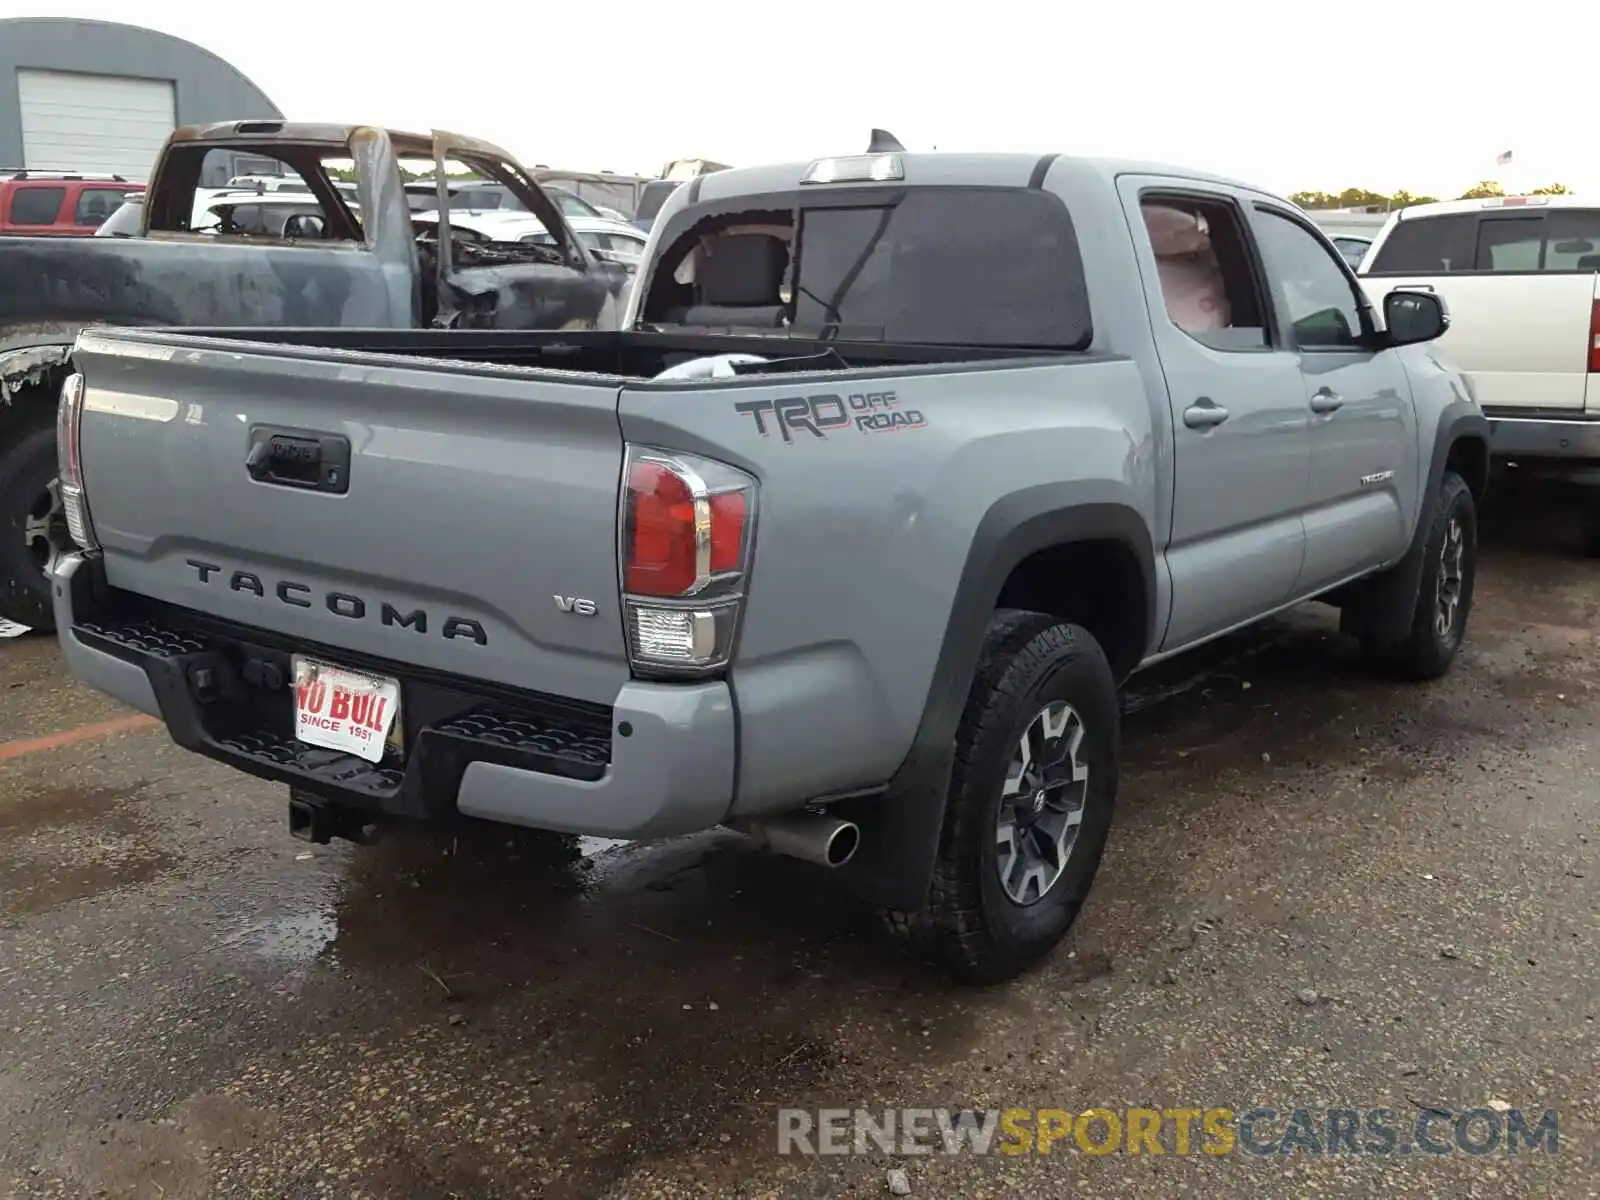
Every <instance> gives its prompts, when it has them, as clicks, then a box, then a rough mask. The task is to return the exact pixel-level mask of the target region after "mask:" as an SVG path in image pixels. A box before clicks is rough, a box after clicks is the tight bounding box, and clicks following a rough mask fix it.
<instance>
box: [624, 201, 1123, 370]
mask: <svg viewBox="0 0 1600 1200" xmlns="http://www.w3.org/2000/svg"><path fill="white" fill-rule="evenodd" d="M738 204H739V207H738V209H737V210H736V211H728V210H725V209H721V208H720V206H715V205H707V206H705V210H704V212H703V213H702V211H701V210H699V209H692V210H684V211H683V212H680V213H678V214H677V215H676V216H674V217H673V218H672V222H673V225H672V227H671V228H669V229H668V230H667V231H666V233H665V235H664V246H665V249H664V250H663V252H662V253H661V255H659V256H658V258H657V260H656V265H655V268H654V274H653V276H652V278H651V280H650V282H649V285H648V291H647V293H646V295H645V297H644V302H643V305H642V308H641V314H640V319H641V320H642V322H643V323H645V324H647V325H655V326H669V327H680V328H681V327H695V328H718V329H729V330H735V331H739V332H753V333H765V334H768V335H779V336H781V335H784V334H792V335H794V336H800V337H810V338H819V339H822V338H834V339H838V340H842V341H882V342H897V343H903V344H923V345H947V346H949V345H953V346H974V347H978V346H982V347H1008V348H1037V349H1041V350H1081V349H1085V348H1087V347H1088V345H1089V343H1090V341H1091V340H1092V336H1093V328H1092V324H1091V321H1090V315H1089V297H1088V290H1087V286H1086V284H1085V282H1084V276H1083V264H1082V260H1081V258H1080V255H1079V249H1078V241H1077V235H1076V231H1075V230H1074V228H1073V224H1072V219H1071V216H1070V215H1069V214H1068V212H1067V209H1066V207H1065V205H1063V204H1062V203H1061V201H1060V200H1059V199H1058V198H1057V197H1055V196H1053V195H1051V194H1050V193H1048V192H1044V191H1039V190H1034V189H1025V188H1016V187H942V186H919V187H912V188H907V189H903V190H901V189H894V190H893V191H890V190H888V189H873V188H864V189H860V190H858V191H856V192H854V193H850V194H846V193H843V192H829V193H828V194H826V195H820V194H816V193H810V194H808V193H803V192H799V193H792V194H784V195H774V196H768V197H743V198H741V199H740V200H739V201H738Z"/></svg>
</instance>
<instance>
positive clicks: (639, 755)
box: [55, 555, 735, 838]
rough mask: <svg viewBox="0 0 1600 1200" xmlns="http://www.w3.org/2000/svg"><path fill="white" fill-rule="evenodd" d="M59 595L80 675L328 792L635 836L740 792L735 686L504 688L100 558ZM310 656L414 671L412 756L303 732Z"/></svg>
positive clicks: (60, 625) (66, 646) (409, 686)
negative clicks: (315, 635)
mask: <svg viewBox="0 0 1600 1200" xmlns="http://www.w3.org/2000/svg"><path fill="white" fill-rule="evenodd" d="M55 605H56V627H57V629H58V630H59V637H60V642H61V648H62V652H63V655H64V656H65V658H66V660H67V664H68V666H69V667H70V669H71V670H72V673H73V674H74V675H75V676H77V677H78V678H80V679H82V680H84V681H85V682H86V683H88V684H90V685H91V686H93V687H96V688H98V689H99V690H101V691H103V692H106V693H108V694H109V695H112V696H115V697H116V698H117V699H119V700H121V701H122V702H123V703H125V704H128V705H130V706H132V707H133V708H136V709H138V710H140V711H141V712H145V713H149V714H150V715H151V716H155V717H159V718H160V719H161V720H162V721H163V722H164V723H165V724H166V726H167V730H168V732H169V733H170V734H171V735H172V739H173V741H175V742H177V743H178V744H179V745H180V746H183V747H185V748H186V749H189V750H193V751H195V752H196V753H198V754H203V755H205V756H207V757H208V758H213V759H216V760H217V761H219V762H223V763H226V764H228V765H229V766H232V767H236V768H238V769H239V770H241V771H245V772H247V773H249V774H251V775H255V776H258V777H260V778H263V779H272V780H276V781H278V782H281V783H286V784H288V785H290V786H291V787H292V788H294V789H296V790H298V791H303V792H307V793H310V794H312V795H314V796H316V797H319V798H321V799H325V800H329V801H334V802H338V803H342V804H348V805H351V806H352V807H355V808H359V809H364V810H367V811H370V812H378V813H387V814H390V815H394V816H401V817H413V818H421V819H427V818H435V817H443V816H448V815H449V814H450V813H452V812H460V813H462V814H465V815H467V816H471V817H480V818H484V819H487V820H492V821H501V822H505V823H507V824H512V825H524V826H528V827H530V828H535V829H550V830H556V831H559V832H562V833H580V834H594V835H597V836H602V837H617V838H647V837H662V836H668V835H672V834H679V833H689V832H693V831H695V830H699V829H706V828H709V827H711V826H713V825H716V824H718V823H719V822H721V821H722V819H723V818H724V817H725V816H726V815H727V813H728V809H729V806H730V803H731V800H732V795H733V786H734V762H735V745H734V738H735V732H734V717H733V705H732V701H731V698H730V697H729V694H728V689H727V685H726V684H723V683H720V682H711V683H702V684H690V685H678V684H650V683H638V682H630V683H627V684H625V685H624V686H623V687H622V688H621V690H620V691H619V692H618V694H617V698H616V701H615V702H614V703H613V704H612V705H611V706H610V707H609V708H604V707H602V706H598V705H585V704H577V703H573V702H567V701H563V700H561V699H560V698H558V697H550V696H543V695H539V694H537V693H532V692H515V693H512V692H507V691H504V690H498V689H489V688H486V687H483V686H481V685H479V684H477V683H475V682H474V681H471V680H463V679H457V678H453V677H445V676H438V675H432V674H428V675H423V674H420V673H417V672H415V671H412V670H410V669H408V668H406V667H405V666H403V665H399V664H394V663H386V662H378V661H373V660H364V659H362V658H361V657H359V656H351V655H349V654H345V653H343V652H341V651H340V650H338V649H337V648H328V647H319V646H298V645H290V644H288V643H287V642H285V641H283V640H282V639H278V638H276V637H275V636H274V635H272V634H270V633H267V632H265V631H262V630H256V629H250V628H246V627H242V626H235V625H231V624H226V623H222V622H217V621H213V620H210V619H207V618H205V617H203V616H201V615H200V614H196V613H188V612H186V611H185V610H181V609H170V608H164V607H157V606H152V605H148V604H143V603H140V602H139V601H138V599H137V598H135V597H130V596H127V595H126V594H123V593H116V592H114V591H112V590H110V589H108V588H107V587H106V586H105V584H104V579H103V575H102V573H101V571H100V567H99V563H98V562H97V561H96V560H94V559H92V558H88V557H86V556H83V555H71V556H67V557H65V558H63V559H62V560H61V562H60V563H59V565H58V566H57V568H56V573H55ZM295 650H304V651H305V652H307V653H313V654H318V655H320V656H323V657H327V658H330V659H332V660H333V661H335V662H344V663H348V664H349V665H351V666H353V667H365V668H367V669H369V670H373V671H379V672H382V673H384V674H387V675H392V676H395V677H397V678H398V679H399V680H400V685H401V709H400V711H401V718H402V722H403V732H404V738H405V754H404V757H403V758H395V757H390V758H387V759H385V760H384V761H383V762H382V763H376V764H374V763H369V762H366V761H364V760H362V759H359V758H356V757H354V756H352V755H348V754H340V753H337V752H334V751H328V750H321V749H317V748H315V747H310V746H306V745H304V744H302V743H300V742H297V741H296V740H295V739H294V738H293V736H292V730H293V698H292V696H291V694H290V692H289V688H288V684H287V680H288V677H289V672H288V658H289V654H290V653H291V651H295Z"/></svg>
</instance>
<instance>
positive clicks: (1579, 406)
mask: <svg viewBox="0 0 1600 1200" xmlns="http://www.w3.org/2000/svg"><path fill="white" fill-rule="evenodd" d="M1360 275H1361V277H1362V279H1363V281H1364V282H1366V284H1367V292H1368V294H1369V295H1370V296H1371V297H1372V299H1373V300H1374V302H1379V303H1381V301H1382V299H1383V296H1384V295H1385V294H1386V293H1387V292H1390V291H1392V290H1393V289H1395V288H1397V287H1405V288H1418V287H1420V288H1426V289H1427V290H1429V291H1434V292H1437V293H1438V294H1439V295H1441V296H1443V297H1444V300H1445V304H1446V306H1447V307H1448V308H1449V311H1450V331H1449V332H1448V333H1446V334H1445V335H1444V337H1442V338H1440V339H1439V340H1438V342H1437V343H1435V344H1436V345H1437V346H1438V348H1439V351H1440V353H1441V354H1443V355H1444V356H1446V357H1447V358H1448V359H1449V360H1450V361H1451V363H1452V364H1453V365H1455V366H1456V367H1458V368H1459V369H1460V370H1461V371H1463V372H1464V373H1465V374H1466V376H1467V377H1468V381H1469V383H1470V384H1471V386H1472V389H1473V392H1474V393H1475V395H1476V396H1477V399H1478V403H1479V404H1481V405H1482V406H1483V408H1484V411H1485V413H1486V414H1487V415H1488V417H1489V419H1490V425H1491V428H1492V430H1493V437H1494V452H1495V455H1496V456H1497V457H1498V458H1501V459H1503V460H1506V461H1514V462H1516V464H1517V465H1518V466H1519V467H1523V468H1529V469H1531V470H1533V471H1537V472H1539V473H1541V474H1554V475H1557V476H1559V477H1564V478H1568V479H1573V480H1577V481H1580V482H1600V202H1596V201H1594V200H1587V201H1586V200H1583V199H1581V198H1579V197H1577V196H1501V197H1495V198H1492V199H1488V200H1450V201H1446V202H1445V203H1442V204H1422V205H1418V206H1416V207H1414V208H1407V209H1405V210H1403V211H1401V212H1399V213H1396V214H1394V215H1393V216H1391V217H1390V218H1389V220H1388V222H1387V223H1386V224H1385V225H1384V227H1383V229H1382V231H1381V232H1380V233H1379V234H1378V237H1377V240H1376V241H1374V242H1373V244H1372V247H1371V249H1369V250H1368V251H1367V255H1366V257H1365V258H1364V259H1363V260H1362V263H1361V268H1360ZM1591 495H1592V496H1594V497H1595V502H1594V503H1593V504H1591V505H1589V515H1590V516H1591V518H1592V519H1593V521H1594V524H1593V525H1592V527H1591V531H1592V533H1593V534H1594V535H1595V541H1596V548H1597V549H1600V488H1596V489H1594V490H1593V491H1592V492H1591Z"/></svg>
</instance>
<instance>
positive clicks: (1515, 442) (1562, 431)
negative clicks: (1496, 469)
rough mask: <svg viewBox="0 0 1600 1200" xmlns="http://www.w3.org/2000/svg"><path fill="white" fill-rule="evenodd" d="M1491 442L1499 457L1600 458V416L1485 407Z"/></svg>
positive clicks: (1598, 459)
mask: <svg viewBox="0 0 1600 1200" xmlns="http://www.w3.org/2000/svg"><path fill="white" fill-rule="evenodd" d="M1484 415H1485V416H1486V417H1488V418H1489V439H1490V446H1491V448H1492V450H1493V452H1494V454H1495V456H1496V457H1499V458H1535V459H1538V458H1568V459H1593V460H1596V461H1600V420H1596V419H1594V418H1592V417H1591V418H1588V419H1585V418H1584V416H1583V415H1582V414H1574V415H1573V416H1571V417H1566V416H1558V415H1554V414H1540V415H1537V416H1531V415H1530V416H1520V415H1512V414H1508V413H1507V412H1506V410H1505V409H1500V410H1498V411H1495V410H1492V409H1491V410H1485V412H1484Z"/></svg>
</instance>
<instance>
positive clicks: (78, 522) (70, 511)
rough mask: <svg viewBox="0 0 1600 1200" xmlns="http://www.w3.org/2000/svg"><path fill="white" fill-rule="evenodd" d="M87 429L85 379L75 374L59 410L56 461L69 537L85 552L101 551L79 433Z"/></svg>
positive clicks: (65, 386) (69, 378) (66, 384)
mask: <svg viewBox="0 0 1600 1200" xmlns="http://www.w3.org/2000/svg"><path fill="white" fill-rule="evenodd" d="M82 426H83V376H82V375H79V374H77V373H76V372H74V373H73V374H71V375H68V376H67V378H66V382H64V383H63V384H62V385H61V403H60V405H59V406H58V407H57V409H56V458H57V464H58V466H59V468H60V474H61V480H60V484H59V486H60V488H61V507H62V510H63V511H64V512H65V514H66V518H67V533H68V534H69V535H71V537H72V540H73V541H74V542H76V543H77V544H78V545H79V546H81V547H82V548H83V549H85V550H95V549H98V548H99V543H98V542H96V541H95V537H94V524H93V523H92V522H91V521H90V520H89V499H88V496H87V495H86V494H85V493H84V490H83V455H82V451H81V448H80V445H79V433H80V430H81V429H82Z"/></svg>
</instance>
